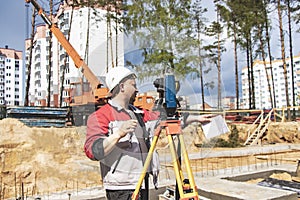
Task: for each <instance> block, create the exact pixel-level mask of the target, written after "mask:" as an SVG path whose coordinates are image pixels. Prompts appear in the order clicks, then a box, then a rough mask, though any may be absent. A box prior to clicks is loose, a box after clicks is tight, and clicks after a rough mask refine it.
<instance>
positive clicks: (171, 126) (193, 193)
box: [131, 120, 199, 200]
mask: <svg viewBox="0 0 300 200" xmlns="http://www.w3.org/2000/svg"><path fill="white" fill-rule="evenodd" d="M180 124H181V123H180V120H166V121H162V122H161V123H160V125H159V126H158V127H157V128H156V130H155V133H154V137H153V141H152V144H151V147H150V149H149V152H148V156H147V158H146V161H145V164H144V167H143V171H142V174H141V176H140V178H139V180H138V183H137V186H136V188H135V191H134V193H133V194H132V197H131V199H132V200H137V199H138V194H139V190H140V188H141V185H142V183H143V180H144V178H145V175H146V173H147V170H148V168H149V165H150V163H151V159H152V155H153V151H154V150H155V147H156V143H157V141H158V138H159V135H160V133H161V130H162V129H165V130H166V136H167V137H168V142H169V146H170V151H171V154H172V160H173V167H174V171H175V176H176V182H177V186H178V191H179V196H180V199H181V200H191V199H193V200H198V199H199V197H198V190H197V186H196V185H195V180H194V176H193V173H192V169H191V166H190V161H189V157H188V154H187V151H186V147H185V144H184V140H183V136H182V131H181V126H180ZM173 136H177V137H178V138H179V143H180V147H181V151H182V155H183V158H184V162H185V166H186V170H187V176H188V179H186V178H184V175H183V172H182V169H181V163H180V161H179V159H178V155H177V153H176V150H175V144H174V141H173Z"/></svg>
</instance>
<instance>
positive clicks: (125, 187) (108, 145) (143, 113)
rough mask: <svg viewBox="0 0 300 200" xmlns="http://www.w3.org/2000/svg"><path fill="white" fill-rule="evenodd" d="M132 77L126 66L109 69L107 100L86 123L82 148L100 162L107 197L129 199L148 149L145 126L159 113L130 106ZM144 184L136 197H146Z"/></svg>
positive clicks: (198, 118) (206, 118) (194, 118)
mask: <svg viewBox="0 0 300 200" xmlns="http://www.w3.org/2000/svg"><path fill="white" fill-rule="evenodd" d="M135 79H136V75H135V73H134V72H133V71H131V70H129V69H128V68H125V67H115V68H112V69H111V70H110V71H109V72H108V74H107V76H106V84H107V87H108V89H109V92H110V93H111V100H109V102H108V104H106V105H104V106H103V107H101V108H100V109H99V110H97V111H96V112H94V113H92V114H91V115H90V117H89V119H88V122H87V136H86V141H85V145H84V150H85V153H86V155H87V156H88V157H89V158H90V159H92V160H98V161H100V168H101V175H102V180H103V185H104V188H105V189H106V197H107V199H111V200H116V199H118V200H123V199H124V200H127V199H131V195H132V193H133V192H134V190H135V187H136V184H137V182H138V179H139V176H140V174H141V172H142V170H143V164H144V161H145V159H146V157H147V152H148V148H149V145H147V143H148V142H149V134H148V133H147V131H146V130H148V129H146V128H145V127H146V126H147V125H148V124H151V125H152V126H153V125H155V123H153V122H155V121H157V120H159V114H160V113H159V112H151V111H147V110H139V109H136V108H135V107H134V106H132V104H131V103H132V99H134V98H135V96H136V94H137V92H138V90H137V86H136V80H135ZM210 117H211V116H209V115H206V116H204V115H202V116H192V115H191V116H188V117H187V118H186V120H184V121H186V123H190V122H193V121H199V122H207V121H210ZM146 187H147V186H145V185H143V186H142V191H141V192H140V199H148V196H147V192H146V191H145V190H144V189H145V188H146Z"/></svg>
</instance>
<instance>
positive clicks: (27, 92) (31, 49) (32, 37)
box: [24, 7, 36, 106]
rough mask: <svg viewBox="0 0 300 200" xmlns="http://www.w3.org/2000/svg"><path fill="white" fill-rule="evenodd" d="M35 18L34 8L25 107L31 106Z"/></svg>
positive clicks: (34, 11)
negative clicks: (30, 90)
mask: <svg viewBox="0 0 300 200" xmlns="http://www.w3.org/2000/svg"><path fill="white" fill-rule="evenodd" d="M35 16H36V10H35V8H34V7H33V9H32V18H31V38H30V51H29V61H28V69H27V81H26V89H25V91H26V92H25V103H24V105H25V106H30V102H29V88H30V77H31V65H32V51H33V41H34V33H35Z"/></svg>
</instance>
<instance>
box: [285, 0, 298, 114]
mask: <svg viewBox="0 0 300 200" xmlns="http://www.w3.org/2000/svg"><path fill="white" fill-rule="evenodd" d="M287 4H288V5H287V6H288V24H289V42H290V58H291V62H290V69H291V76H292V99H293V106H296V95H295V82H294V79H295V77H294V58H293V57H294V55H293V40H292V25H291V5H290V0H287ZM295 115H296V113H295V109H293V118H294V119H295V118H296V116H295Z"/></svg>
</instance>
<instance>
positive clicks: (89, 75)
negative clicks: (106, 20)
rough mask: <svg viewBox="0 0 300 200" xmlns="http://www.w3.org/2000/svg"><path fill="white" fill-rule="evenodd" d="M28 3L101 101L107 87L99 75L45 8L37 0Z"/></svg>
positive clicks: (97, 99) (27, 1)
mask: <svg viewBox="0 0 300 200" xmlns="http://www.w3.org/2000/svg"><path fill="white" fill-rule="evenodd" d="M25 2H26V3H31V4H32V5H33V6H34V8H35V9H36V10H37V11H38V14H39V15H40V16H41V17H42V19H43V20H44V22H45V23H46V24H47V25H48V26H49V29H50V31H51V32H52V33H53V34H54V35H55V37H56V38H57V40H58V41H59V43H60V44H61V45H62V47H63V48H64V49H65V51H66V52H67V54H68V55H69V56H70V57H71V58H72V60H73V62H74V64H75V66H76V67H77V68H78V69H80V71H81V72H82V74H83V75H84V77H85V78H86V79H87V80H88V82H89V83H90V85H91V87H92V90H93V92H94V95H95V100H96V102H99V99H100V98H106V96H107V91H108V90H107V88H101V87H102V86H103V84H102V83H101V82H100V81H99V79H98V78H97V76H95V74H94V73H93V72H92V71H91V69H90V68H89V67H88V65H87V64H86V63H85V61H84V60H83V59H82V58H81V57H80V55H79V54H78V53H77V51H76V50H75V49H74V47H73V46H72V45H71V43H70V42H69V41H68V40H67V39H66V37H65V36H64V34H63V33H62V32H61V31H60V29H59V28H58V27H57V25H56V24H55V23H52V21H51V20H50V19H49V17H48V16H47V15H46V14H45V12H44V10H43V8H42V7H41V6H40V5H39V4H38V3H37V1H36V0H25Z"/></svg>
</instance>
